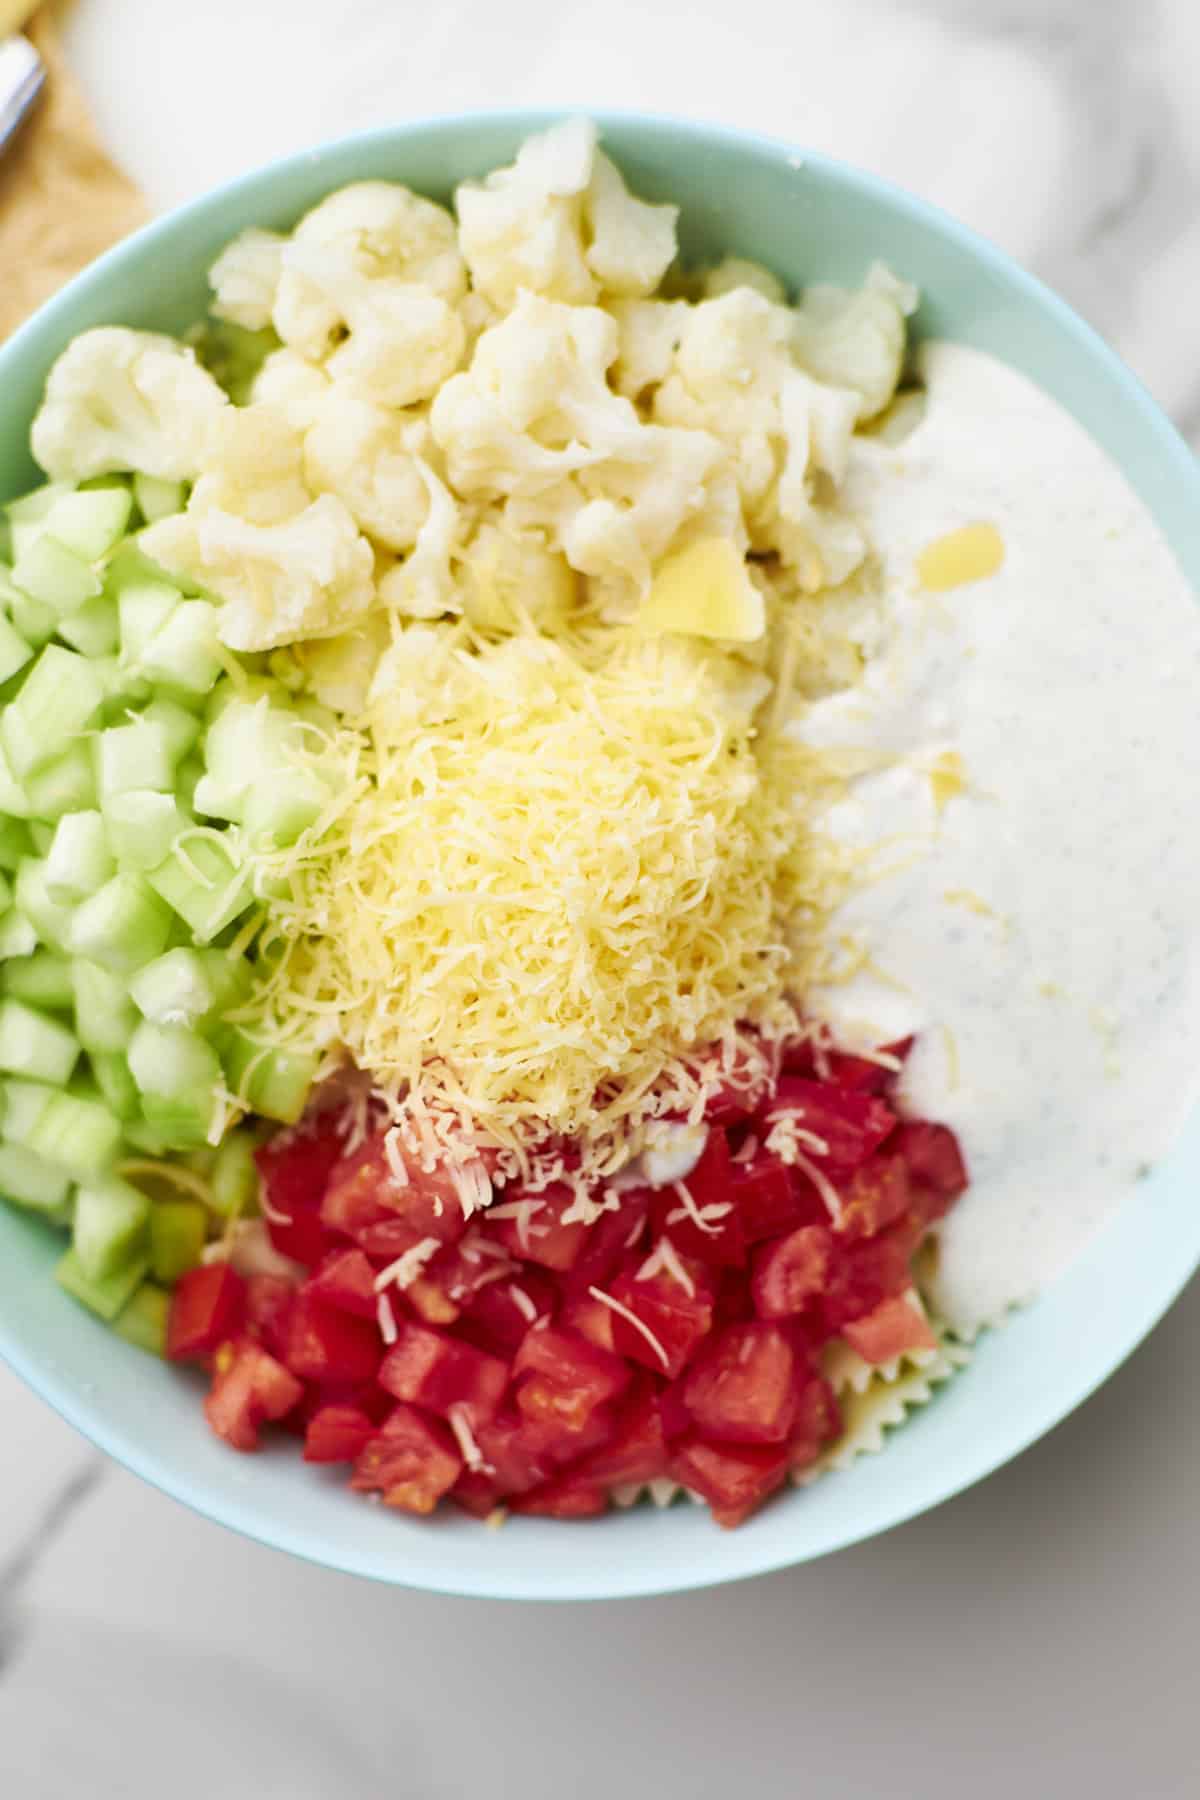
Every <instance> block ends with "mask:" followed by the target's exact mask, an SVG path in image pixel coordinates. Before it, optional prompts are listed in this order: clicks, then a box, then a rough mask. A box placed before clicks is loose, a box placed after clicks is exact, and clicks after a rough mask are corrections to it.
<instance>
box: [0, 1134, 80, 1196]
mask: <svg viewBox="0 0 1200 1800" xmlns="http://www.w3.org/2000/svg"><path fill="white" fill-rule="evenodd" d="M70 1192H71V1180H70V1177H69V1176H68V1175H64V1174H63V1172H62V1170H61V1169H55V1168H52V1167H51V1166H50V1164H49V1163H44V1162H43V1161H42V1159H41V1157H40V1156H35V1155H34V1154H33V1152H32V1150H26V1149H25V1147H24V1146H23V1145H21V1144H9V1143H3V1144H0V1194H2V1195H3V1196H4V1198H5V1199H6V1200H15V1201H16V1203H17V1205H18V1206H28V1207H31V1208H32V1209H33V1210H34V1211H36V1212H44V1213H56V1212H58V1210H59V1208H60V1207H62V1206H65V1205H66V1202H67V1197H68V1195H69V1194H70Z"/></svg>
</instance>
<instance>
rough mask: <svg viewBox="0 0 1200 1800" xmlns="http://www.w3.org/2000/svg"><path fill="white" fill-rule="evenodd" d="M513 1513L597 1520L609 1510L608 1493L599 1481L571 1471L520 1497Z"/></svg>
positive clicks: (548, 1517)
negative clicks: (587, 1478) (590, 1479)
mask: <svg viewBox="0 0 1200 1800" xmlns="http://www.w3.org/2000/svg"><path fill="white" fill-rule="evenodd" d="M512 1510H513V1512H515V1513H532V1514H535V1515H537V1516H539V1517H541V1518H545V1519H595V1518H598V1517H599V1515H600V1514H601V1513H604V1512H607V1511H608V1493H607V1491H606V1490H605V1488H604V1487H603V1486H601V1485H600V1484H599V1483H598V1482H594V1481H588V1480H586V1479H585V1478H584V1477H583V1476H581V1475H578V1474H576V1473H575V1472H574V1471H572V1472H571V1473H570V1474H569V1475H560V1476H558V1477H557V1479H555V1480H553V1481H546V1482H543V1483H542V1485H541V1487H536V1488H531V1489H530V1491H529V1493H527V1494H521V1495H519V1496H518V1497H517V1498H516V1499H515V1500H514V1501H513V1503H512Z"/></svg>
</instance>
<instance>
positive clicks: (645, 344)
mask: <svg viewBox="0 0 1200 1800" xmlns="http://www.w3.org/2000/svg"><path fill="white" fill-rule="evenodd" d="M609 311H610V312H611V313H612V315H613V317H614V319H615V320H616V321H617V333H618V348H617V360H616V362H615V363H614V364H613V370H612V379H613V386H614V387H615V388H616V390H617V392H618V393H619V394H624V395H625V396H626V398H627V399H630V400H637V399H639V398H640V397H641V395H643V394H644V393H645V391H646V389H647V388H650V387H657V386H658V384H659V382H660V381H663V380H665V379H666V377H667V375H668V374H669V373H670V369H671V361H672V358H673V357H674V355H675V352H676V350H677V349H678V347H679V338H680V334H681V332H682V330H683V321H684V319H685V317H686V316H687V313H688V311H689V308H688V304H687V301H686V300H614V301H613V303H612V305H611V307H610V308H609Z"/></svg>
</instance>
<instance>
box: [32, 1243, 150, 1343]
mask: <svg viewBox="0 0 1200 1800" xmlns="http://www.w3.org/2000/svg"><path fill="white" fill-rule="evenodd" d="M149 1266H150V1265H149V1263H148V1262H147V1261H146V1259H145V1257H137V1258H135V1259H134V1260H133V1261H132V1262H130V1263H129V1264H127V1265H126V1266H125V1267H124V1268H122V1269H118V1270H117V1271H116V1273H115V1274H113V1275H108V1276H106V1277H105V1278H104V1280H103V1281H93V1280H92V1279H91V1278H90V1276H89V1275H88V1274H87V1273H86V1271H85V1270H84V1268H83V1265H82V1263H81V1262H80V1260H79V1257H78V1256H77V1255H76V1253H75V1251H74V1250H73V1249H71V1250H68V1251H67V1254H66V1255H65V1256H64V1257H63V1259H62V1261H61V1262H60V1263H59V1264H58V1266H57V1267H56V1269H55V1271H54V1279H55V1281H57V1283H58V1285H59V1287H61V1288H64V1289H65V1290H66V1292H67V1293H68V1294H70V1295H71V1297H72V1299H75V1300H78V1301H80V1302H81V1303H82V1304H83V1305H84V1306H86V1307H87V1308H88V1310H89V1311H90V1312H94V1313H96V1314H97V1315H98V1316H99V1317H100V1318H101V1319H104V1320H106V1321H107V1323H108V1324H110V1325H111V1324H112V1321H113V1320H114V1319H115V1318H116V1316H117V1314H118V1313H119V1312H122V1311H123V1310H124V1308H125V1307H126V1306H127V1305H128V1304H129V1302H130V1300H131V1299H132V1298H133V1296H134V1294H135V1293H136V1292H137V1290H138V1288H139V1287H140V1286H141V1285H142V1282H143V1281H144V1280H145V1279H146V1275H147V1273H148V1272H149Z"/></svg>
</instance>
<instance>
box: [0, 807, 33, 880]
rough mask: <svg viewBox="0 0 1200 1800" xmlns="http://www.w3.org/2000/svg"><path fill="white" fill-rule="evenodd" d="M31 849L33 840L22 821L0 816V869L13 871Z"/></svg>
mask: <svg viewBox="0 0 1200 1800" xmlns="http://www.w3.org/2000/svg"><path fill="white" fill-rule="evenodd" d="M32 849H33V840H32V839H31V837H30V835H29V827H28V825H26V824H25V822H24V820H23V819H10V818H5V817H3V816H2V815H0V869H15V868H16V866H17V864H18V863H19V862H20V861H21V860H22V858H24V857H26V856H29V855H30V854H31V852H32Z"/></svg>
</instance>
